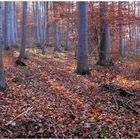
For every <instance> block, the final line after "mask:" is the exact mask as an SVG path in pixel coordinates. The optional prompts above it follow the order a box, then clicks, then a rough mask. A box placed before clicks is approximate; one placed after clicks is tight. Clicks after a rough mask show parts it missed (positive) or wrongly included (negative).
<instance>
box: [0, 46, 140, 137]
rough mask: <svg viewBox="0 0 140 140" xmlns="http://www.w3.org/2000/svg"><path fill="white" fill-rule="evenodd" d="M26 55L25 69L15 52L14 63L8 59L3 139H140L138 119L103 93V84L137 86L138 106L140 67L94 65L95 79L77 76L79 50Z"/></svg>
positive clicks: (0, 110) (1, 109) (0, 114)
mask: <svg viewBox="0 0 140 140" xmlns="http://www.w3.org/2000/svg"><path fill="white" fill-rule="evenodd" d="M27 54H28V56H29V58H28V59H27V60H25V63H26V64H27V66H26V67H20V66H15V64H14V63H13V62H14V60H15V57H16V56H18V55H17V54H16V51H15V53H14V58H13V61H11V62H10V63H8V60H7V59H8V58H7V59H6V58H5V59H4V65H5V74H6V77H7V83H8V84H9V85H8V86H9V88H8V90H7V91H5V92H0V94H1V96H0V105H1V106H0V126H1V128H0V138H7V137H8V138H22V137H24V138H35V137H36V138H76V137H77V138H138V137H140V136H139V128H138V126H139V116H136V115H134V114H133V113H132V112H130V111H128V110H127V109H125V108H123V107H121V108H120V110H119V111H118V112H116V111H115V104H114V101H113V100H112V96H111V95H112V93H111V92H108V91H103V90H99V86H100V85H101V84H104V83H113V84H116V85H120V86H123V87H127V88H131V87H133V88H134V89H136V91H137V94H136V96H137V98H132V103H136V104H137V106H138V107H139V105H140V104H139V99H140V95H139V89H140V80H139V78H140V76H139V75H136V74H135V71H136V69H137V68H138V67H139V66H138V65H136V64H122V63H121V62H116V63H115V66H112V67H110V68H107V67H106V68H103V67H101V66H96V65H95V66H94V68H93V69H92V70H91V74H90V75H86V76H80V75H77V74H76V73H74V70H75V67H76V63H75V59H74V51H71V52H64V51H62V52H53V50H52V48H48V49H47V54H46V56H43V55H41V53H40V52H39V50H37V49H34V51H33V50H32V49H27ZM9 60H10V59H9ZM128 73H129V74H128ZM13 79H16V80H15V81H14V80H13ZM12 81H13V82H12ZM135 106H136V105H135ZM28 109H30V110H29V111H27V110H28ZM138 109H139V108H138ZM24 112H25V113H24ZM20 114H22V115H20ZM11 120H13V121H11ZM9 121H11V122H10V123H9V124H8V125H6V124H7V123H8V122H9Z"/></svg>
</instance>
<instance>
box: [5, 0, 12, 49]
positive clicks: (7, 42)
mask: <svg viewBox="0 0 140 140" xmlns="http://www.w3.org/2000/svg"><path fill="white" fill-rule="evenodd" d="M4 5H5V11H4V14H5V17H4V26H5V36H4V40H5V48H6V49H10V47H11V44H10V2H9V1H5V3H4Z"/></svg>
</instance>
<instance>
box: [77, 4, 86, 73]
mask: <svg viewBox="0 0 140 140" xmlns="http://www.w3.org/2000/svg"><path fill="white" fill-rule="evenodd" d="M78 19H79V22H78V50H77V73H78V74H81V75H85V74H89V67H88V38H87V36H88V33H87V28H88V25H87V24H88V19H87V2H78Z"/></svg>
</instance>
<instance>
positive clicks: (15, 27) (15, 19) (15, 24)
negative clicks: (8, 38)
mask: <svg viewBox="0 0 140 140" xmlns="http://www.w3.org/2000/svg"><path fill="white" fill-rule="evenodd" d="M14 29H15V41H16V42H17V40H18V33H17V12H16V2H14Z"/></svg>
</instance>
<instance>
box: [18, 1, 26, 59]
mask: <svg viewBox="0 0 140 140" xmlns="http://www.w3.org/2000/svg"><path fill="white" fill-rule="evenodd" d="M22 4H23V8H22V42H21V47H20V55H19V60H20V61H23V60H24V59H25V48H26V20H27V1H26V2H22Z"/></svg>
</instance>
